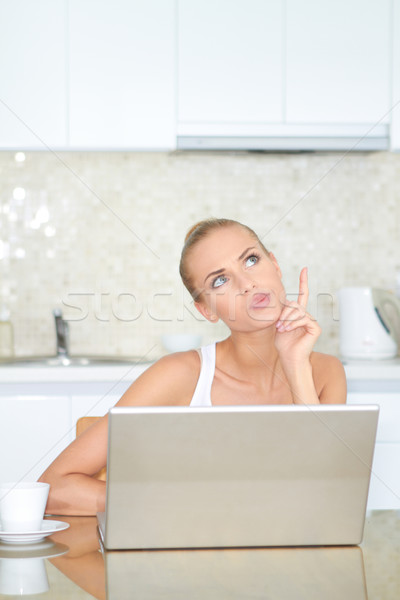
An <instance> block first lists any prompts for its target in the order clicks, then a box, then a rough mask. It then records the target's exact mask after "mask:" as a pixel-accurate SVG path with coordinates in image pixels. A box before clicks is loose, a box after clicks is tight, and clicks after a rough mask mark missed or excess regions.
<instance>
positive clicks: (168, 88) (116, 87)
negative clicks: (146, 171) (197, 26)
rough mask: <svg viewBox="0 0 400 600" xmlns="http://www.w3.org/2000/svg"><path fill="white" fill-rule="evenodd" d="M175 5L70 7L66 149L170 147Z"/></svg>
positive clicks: (167, 0)
mask: <svg viewBox="0 0 400 600" xmlns="http://www.w3.org/2000/svg"><path fill="white" fill-rule="evenodd" d="M174 17H175V12H174V0H146V2H143V0H115V1H114V2H99V1H98V0H86V1H85V2H81V0H70V2H69V144H70V147H71V148H72V149H113V150H115V149H133V148H134V149H146V150H149V149H171V148H174V147H175V89H174V86H175V21H174Z"/></svg>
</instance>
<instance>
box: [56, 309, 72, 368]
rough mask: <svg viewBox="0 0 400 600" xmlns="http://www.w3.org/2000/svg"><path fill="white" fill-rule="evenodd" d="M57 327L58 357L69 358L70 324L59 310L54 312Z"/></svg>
mask: <svg viewBox="0 0 400 600" xmlns="http://www.w3.org/2000/svg"><path fill="white" fill-rule="evenodd" d="M53 315H54V320H55V325H56V340H57V356H64V357H68V356H69V330H68V323H67V321H64V319H63V318H62V312H61V310H60V309H59V308H55V309H54V310H53Z"/></svg>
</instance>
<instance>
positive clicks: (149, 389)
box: [118, 350, 200, 406]
mask: <svg viewBox="0 0 400 600" xmlns="http://www.w3.org/2000/svg"><path fill="white" fill-rule="evenodd" d="M199 374H200V357H199V354H198V352H197V351H196V350H189V351H188V352H176V353H174V354H169V355H168V356H164V357H163V358H160V359H159V360H158V361H157V362H155V363H154V364H153V365H151V367H149V368H148V369H147V370H146V371H145V372H144V373H143V374H142V375H141V376H140V377H138V379H136V381H134V382H133V383H132V385H131V386H130V387H129V389H128V390H127V391H126V392H125V394H124V395H123V396H122V398H121V400H120V401H119V402H118V405H120V406H121V405H123V406H126V405H132V406H134V405H136V406H151V405H153V406H164V405H171V406H173V405H177V406H179V405H181V406H184V405H189V404H190V401H191V399H192V396H193V393H194V390H195V388H196V384H197V380H198V378H199Z"/></svg>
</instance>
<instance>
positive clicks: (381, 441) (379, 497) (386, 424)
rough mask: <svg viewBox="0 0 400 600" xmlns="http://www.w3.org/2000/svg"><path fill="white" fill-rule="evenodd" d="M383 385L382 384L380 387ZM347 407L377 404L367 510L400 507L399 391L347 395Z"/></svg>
mask: <svg viewBox="0 0 400 600" xmlns="http://www.w3.org/2000/svg"><path fill="white" fill-rule="evenodd" d="M382 385H384V384H382ZM347 402H348V404H378V405H379V421H378V431H377V434H376V440H377V443H376V445H375V453H374V462H373V465H372V473H371V483H370V489H369V495H368V508H369V509H376V510H379V509H399V508H400V392H392V393H389V392H384V393H376V392H375V393H368V392H365V393H364V392H358V393H355V392H353V393H349V394H348V396H347Z"/></svg>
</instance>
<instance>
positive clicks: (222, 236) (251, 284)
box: [188, 225, 285, 331]
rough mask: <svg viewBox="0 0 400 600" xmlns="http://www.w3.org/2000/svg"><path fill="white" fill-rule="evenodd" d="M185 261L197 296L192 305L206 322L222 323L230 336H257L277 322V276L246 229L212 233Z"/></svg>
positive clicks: (275, 265) (273, 265)
mask: <svg viewBox="0 0 400 600" xmlns="http://www.w3.org/2000/svg"><path fill="white" fill-rule="evenodd" d="M188 259H189V261H190V263H189V264H190V271H191V273H192V274H193V275H192V279H193V281H194V284H195V287H196V289H197V290H198V291H199V292H200V296H199V299H198V301H197V302H195V305H196V307H197V309H198V310H199V311H200V312H201V314H202V315H203V316H204V317H205V318H206V319H208V320H209V321H217V320H218V319H222V321H224V323H226V325H228V327H229V328H230V329H231V330H234V331H255V330H258V329H260V328H265V327H269V326H270V325H272V323H275V322H276V321H277V320H278V318H279V315H280V313H281V311H282V304H281V301H282V302H283V300H284V298H285V290H284V288H283V285H282V280H281V271H280V269H279V266H278V263H277V262H276V260H275V258H274V256H273V255H271V256H270V257H268V256H267V255H266V254H265V252H264V251H263V249H262V248H261V247H260V245H259V243H258V242H257V241H256V240H255V239H254V238H253V237H252V235H251V234H250V233H249V232H248V231H247V230H246V229H244V228H242V227H240V226H235V225H232V226H230V227H223V228H219V229H215V230H214V231H212V232H210V233H209V234H208V235H207V237H205V238H204V239H203V240H201V241H200V242H198V243H197V244H196V246H195V247H194V248H192V250H191V253H190V256H189V257H188Z"/></svg>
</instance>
